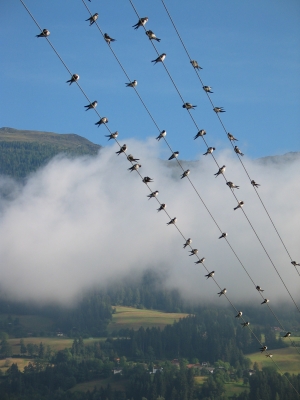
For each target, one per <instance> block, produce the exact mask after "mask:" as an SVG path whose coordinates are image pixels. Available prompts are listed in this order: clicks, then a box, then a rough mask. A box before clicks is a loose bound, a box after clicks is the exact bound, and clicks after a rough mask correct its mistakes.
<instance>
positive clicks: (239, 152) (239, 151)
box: [234, 146, 244, 156]
mask: <svg viewBox="0 0 300 400" xmlns="http://www.w3.org/2000/svg"><path fill="white" fill-rule="evenodd" d="M234 151H235V152H236V154H239V155H240V156H243V155H244V153H242V152H241V150H240V149H239V148H238V147H237V146H234Z"/></svg>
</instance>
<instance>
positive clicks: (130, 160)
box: [127, 154, 140, 162]
mask: <svg viewBox="0 0 300 400" xmlns="http://www.w3.org/2000/svg"><path fill="white" fill-rule="evenodd" d="M127 160H128V161H129V162H137V161H140V159H139V158H134V157H133V155H132V154H128V156H127Z"/></svg>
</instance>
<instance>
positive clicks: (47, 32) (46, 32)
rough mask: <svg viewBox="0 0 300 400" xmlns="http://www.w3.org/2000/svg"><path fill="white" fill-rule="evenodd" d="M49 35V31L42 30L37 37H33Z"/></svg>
mask: <svg viewBox="0 0 300 400" xmlns="http://www.w3.org/2000/svg"><path fill="white" fill-rule="evenodd" d="M49 35H50V31H48V29H43V30H42V32H41V33H40V34H39V35H35V37H47V36H49Z"/></svg>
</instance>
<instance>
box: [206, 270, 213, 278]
mask: <svg viewBox="0 0 300 400" xmlns="http://www.w3.org/2000/svg"><path fill="white" fill-rule="evenodd" d="M214 274H215V271H211V272H209V273H208V274H207V275H204V276H205V277H206V279H208V278H212V277H213V276H214Z"/></svg>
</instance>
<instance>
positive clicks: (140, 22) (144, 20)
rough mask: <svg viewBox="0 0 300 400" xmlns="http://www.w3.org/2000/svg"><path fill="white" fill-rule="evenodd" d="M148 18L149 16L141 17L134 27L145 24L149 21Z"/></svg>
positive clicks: (137, 27)
mask: <svg viewBox="0 0 300 400" xmlns="http://www.w3.org/2000/svg"><path fill="white" fill-rule="evenodd" d="M148 20H149V18H148V17H143V18H140V19H139V20H138V22H137V23H136V24H135V25H132V27H133V28H134V29H139V27H140V26H145V25H146V23H147V22H148Z"/></svg>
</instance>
